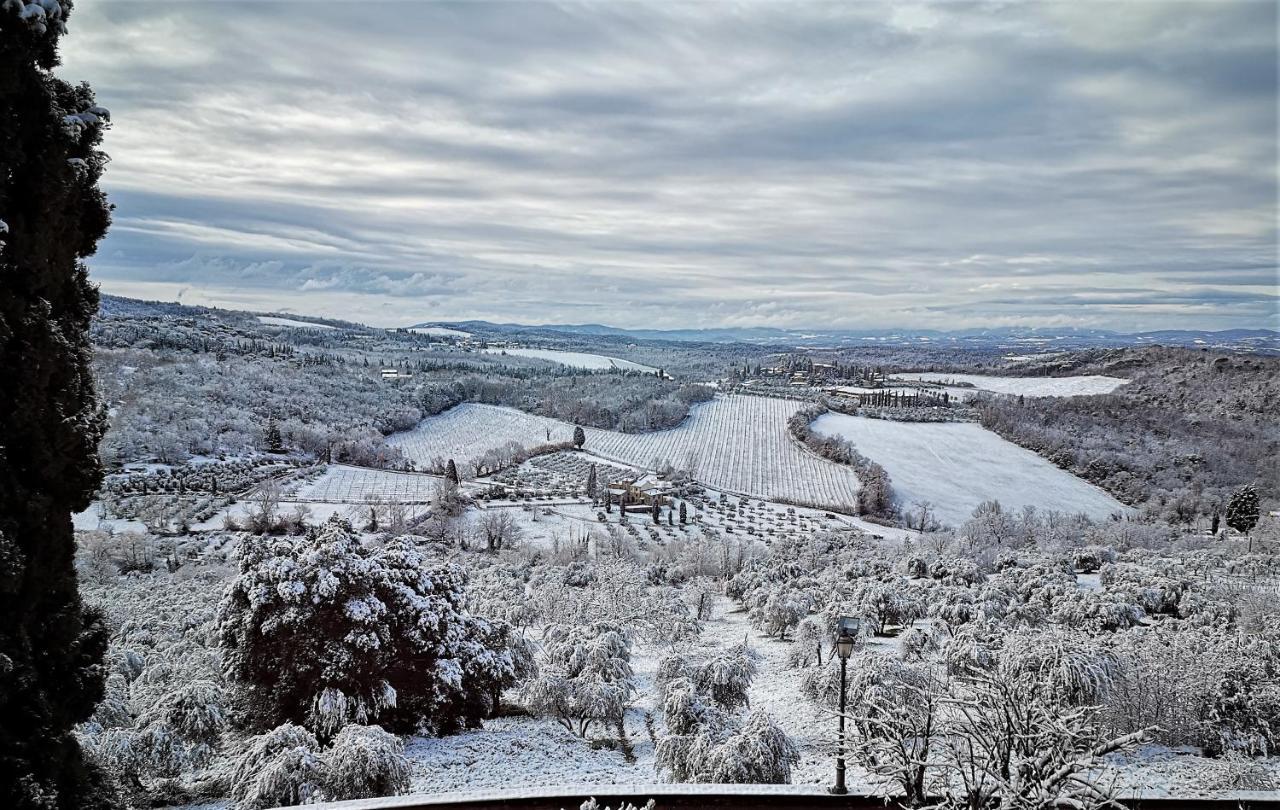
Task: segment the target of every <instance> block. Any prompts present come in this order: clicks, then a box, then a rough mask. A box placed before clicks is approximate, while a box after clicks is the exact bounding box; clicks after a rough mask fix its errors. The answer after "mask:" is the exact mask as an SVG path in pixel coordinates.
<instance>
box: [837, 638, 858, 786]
mask: <svg viewBox="0 0 1280 810" xmlns="http://www.w3.org/2000/svg"><path fill="white" fill-rule="evenodd" d="M861 625H862V620H861V619H858V618H857V617H856V616H841V617H840V620H839V621H838V622H837V623H836V641H835V647H836V655H839V656H840V741H839V752H838V753H837V754H836V783H835V785H833V786H832V787H831V792H832V793H834V794H836V795H837V796H843V795H845V794H846V793H848V792H849V789H848V788H847V787H845V784H844V710H845V688H846V684H847V682H848V680H847V679H848V671H849V669H848V668H849V656H850V655H853V645H854V644H855V643H856V642H857V639H858V630H859V629H861Z"/></svg>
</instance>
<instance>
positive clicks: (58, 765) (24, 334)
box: [0, 0, 111, 808]
mask: <svg viewBox="0 0 1280 810" xmlns="http://www.w3.org/2000/svg"><path fill="white" fill-rule="evenodd" d="M70 9H71V3H70V2H67V1H66V0H63V2H62V3H61V4H60V5H59V4H58V3H43V4H41V3H28V2H22V1H21V0H13V1H11V2H4V3H3V4H0V403H3V405H0V615H2V616H4V622H3V627H2V628H0V806H3V807H6V808H35V807H40V808H85V807H102V806H108V805H109V804H110V803H111V798H110V791H109V790H108V789H107V788H106V787H105V785H104V784H103V783H102V779H101V777H100V774H99V773H98V772H97V771H96V769H93V768H91V767H90V766H88V765H87V764H86V762H85V760H84V757H83V755H82V753H81V751H80V747H79V745H78V744H77V743H76V741H75V739H74V738H73V737H72V735H71V728H72V726H74V725H75V724H76V723H79V722H81V721H83V720H86V719H87V718H88V717H89V715H90V714H91V713H92V711H93V707H94V704H95V703H96V702H97V701H98V700H99V699H101V697H102V694H103V670H102V666H101V662H102V656H103V653H104V651H105V649H106V642H107V633H106V629H105V627H104V626H103V624H102V621H101V617H100V615H99V614H98V613H97V612H96V611H93V610H89V609H86V608H85V607H84V606H83V604H82V603H81V601H80V596H79V594H78V592H77V589H76V576H75V569H74V568H73V566H72V555H73V552H74V538H73V534H72V528H71V514H72V513H73V512H77V511H80V510H82V509H85V508H86V507H88V505H89V501H90V499H91V497H92V495H93V493H94V491H95V490H96V489H97V487H98V484H99V483H100V481H101V477H102V470H101V466H100V463H99V460H98V455H97V446H98V441H99V439H101V437H102V433H103V430H104V425H105V417H104V412H103V409H102V408H101V406H100V405H99V402H98V400H97V397H96V395H95V393H94V388H93V377H92V375H91V373H90V368H89V361H90V356H91V352H90V346H89V320H90V318H91V317H92V316H93V314H94V312H95V311H96V310H97V307H98V296H97V291H96V290H95V289H94V287H93V286H91V285H90V283H89V278H88V269H87V268H86V267H85V265H84V264H83V263H82V262H81V260H82V259H84V258H85V257H86V256H89V255H91V254H92V253H93V252H94V250H95V248H96V246H97V243H98V240H99V239H101V238H102V236H103V234H104V233H106V230H107V226H108V225H109V224H110V207H109V206H108V205H107V202H106V198H105V196H104V195H103V194H102V192H101V191H100V190H99V189H98V185H97V184H98V178H99V176H100V175H101V173H102V169H103V166H104V165H105V164H106V161H107V158H106V155H104V154H103V153H101V152H99V151H98V150H97V148H96V147H97V146H98V144H99V143H100V142H101V140H102V132H103V129H104V128H105V127H106V123H107V118H108V113H107V111H106V110H103V109H102V108H100V107H97V106H95V104H94V98H93V91H92V90H91V89H90V88H89V87H88V85H84V84H81V85H79V86H72V85H70V84H68V83H66V82H64V81H62V80H61V79H58V78H57V77H55V76H54V75H53V73H52V70H53V68H54V67H56V66H57V64H58V61H59V60H58V53H57V49H58V40H59V38H60V37H61V35H62V34H63V33H64V32H65V31H66V27H65V25H64V20H65V17H66V15H67V13H69V12H70Z"/></svg>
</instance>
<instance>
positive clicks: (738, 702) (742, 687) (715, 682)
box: [693, 641, 760, 711]
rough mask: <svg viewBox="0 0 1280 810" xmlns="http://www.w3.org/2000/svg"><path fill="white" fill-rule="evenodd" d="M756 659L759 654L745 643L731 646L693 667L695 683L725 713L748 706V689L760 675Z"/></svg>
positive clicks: (757, 659)
mask: <svg viewBox="0 0 1280 810" xmlns="http://www.w3.org/2000/svg"><path fill="white" fill-rule="evenodd" d="M759 658H760V655H759V653H757V652H756V651H755V650H753V649H751V647H749V646H747V643H746V642H745V641H744V642H741V643H739V644H734V645H733V646H732V647H729V648H727V649H724V650H720V651H718V652H717V653H715V654H714V655H712V656H711V657H710V658H708V659H707V660H706V661H704V662H703V663H702V664H700V665H698V666H697V667H695V668H694V670H693V679H694V683H695V684H697V687H698V689H699V690H701V691H702V692H703V693H705V694H706V695H707V696H708V697H709V698H711V700H713V701H715V702H716V704H717V705H718V706H719V707H720V708H722V709H724V710H726V711H733V710H736V709H738V708H740V707H743V706H747V705H749V704H750V703H751V701H750V700H749V699H748V697H747V689H748V688H749V687H750V686H751V681H752V680H753V679H754V678H755V676H756V673H757V672H758V671H759V664H758V663H757V662H758V661H759Z"/></svg>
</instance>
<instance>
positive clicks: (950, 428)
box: [813, 413, 1126, 524]
mask: <svg viewBox="0 0 1280 810" xmlns="http://www.w3.org/2000/svg"><path fill="white" fill-rule="evenodd" d="M813 429H814V431H816V432H817V433H820V434H822V435H824V436H832V435H838V436H842V437H844V438H845V439H848V440H849V441H850V442H852V443H853V444H854V446H855V447H857V448H858V451H859V452H860V453H862V454H863V455H865V456H867V457H868V458H870V459H871V460H872V461H875V462H878V463H879V464H880V465H881V466H883V467H884V468H885V469H886V470H888V471H889V476H890V478H891V479H892V481H893V488H894V491H895V492H896V493H897V495H898V499H899V501H900V502H901V504H902V506H903V507H904V508H908V509H909V508H911V506H912V504H913V503H915V502H918V501H928V502H929V503H931V504H933V508H934V511H935V514H936V515H937V517H938V519H939V520H942V521H943V522H949V523H956V524H958V523H961V522H963V521H964V520H966V519H967V518H968V517H969V515H970V514H971V513H972V512H973V509H974V507H976V506H977V505H978V504H980V503H981V502H983V501H985V500H993V499H994V500H998V501H1000V503H1001V504H1002V505H1003V506H1004V507H1005V508H1013V509H1020V508H1021V507H1022V506H1024V505H1030V506H1035V507H1036V508H1038V509H1040V510H1042V511H1045V510H1056V511H1059V512H1065V513H1068V514H1076V513H1079V512H1083V513H1085V514H1087V515H1089V516H1091V517H1094V518H1104V517H1106V516H1108V515H1110V514H1112V513H1113V512H1124V511H1126V507H1125V506H1124V505H1123V504H1121V503H1120V502H1119V501H1117V500H1116V499H1115V498H1112V497H1111V496H1110V495H1108V494H1107V493H1106V492H1104V491H1102V490H1101V489H1099V488H1097V487H1095V486H1093V485H1092V484H1090V483H1088V482H1086V481H1083V480H1081V479H1079V478H1077V477H1076V476H1074V475H1072V474H1071V473H1069V472H1066V471H1065V470H1062V469H1059V468H1058V467H1055V466H1053V465H1052V464H1050V463H1049V462H1048V461H1046V460H1045V459H1043V458H1041V457H1040V456H1038V455H1036V454H1035V453H1033V452H1031V451H1030V450H1025V449H1023V448H1021V447H1018V446H1017V445H1016V444H1013V443H1012V442H1008V441H1005V440H1004V439H1002V438H1000V437H999V436H997V435H996V434H995V433H992V432H991V431H989V430H987V429H986V428H984V427H982V426H981V425H978V424H975V423H973V422H894V421H890V420H887V419H868V418H865V417H861V416H849V415H846V414H840V413H826V414H823V415H822V416H820V417H818V418H817V419H816V420H814V423H813Z"/></svg>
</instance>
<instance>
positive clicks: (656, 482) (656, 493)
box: [626, 473, 675, 506]
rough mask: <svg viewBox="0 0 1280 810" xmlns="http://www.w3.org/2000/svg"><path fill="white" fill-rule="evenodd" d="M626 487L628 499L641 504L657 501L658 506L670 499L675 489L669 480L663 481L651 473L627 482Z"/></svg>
mask: <svg viewBox="0 0 1280 810" xmlns="http://www.w3.org/2000/svg"><path fill="white" fill-rule="evenodd" d="M626 487H627V500H628V501H631V502H632V503H643V504H652V503H653V502H654V501H657V503H658V505H659V506H661V505H662V504H664V503H666V502H667V501H668V500H670V498H671V493H672V491H673V490H674V489H675V487H674V486H672V484H671V482H670V481H663V480H662V479H661V478H659V477H658V476H656V475H653V474H652V473H650V474H648V475H644V476H641V477H640V478H637V479H635V480H634V481H629V482H627V484H626Z"/></svg>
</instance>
